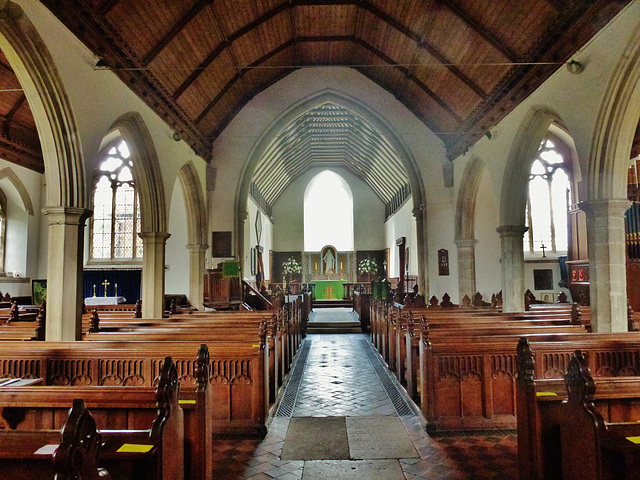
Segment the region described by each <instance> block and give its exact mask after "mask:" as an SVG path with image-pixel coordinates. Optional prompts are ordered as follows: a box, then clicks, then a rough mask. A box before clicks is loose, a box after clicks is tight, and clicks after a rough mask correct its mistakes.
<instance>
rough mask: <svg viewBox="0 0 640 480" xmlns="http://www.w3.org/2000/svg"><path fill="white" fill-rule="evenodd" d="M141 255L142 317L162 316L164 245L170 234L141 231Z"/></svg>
mask: <svg viewBox="0 0 640 480" xmlns="http://www.w3.org/2000/svg"><path fill="white" fill-rule="evenodd" d="M138 236H139V237H140V238H141V239H142V246H143V248H144V251H143V252H144V253H143V255H142V317H143V318H162V314H163V312H164V263H165V246H166V243H167V239H168V238H169V237H170V236H171V234H169V233H166V232H143V233H139V234H138Z"/></svg>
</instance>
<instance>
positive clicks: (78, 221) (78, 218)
mask: <svg viewBox="0 0 640 480" xmlns="http://www.w3.org/2000/svg"><path fill="white" fill-rule="evenodd" d="M92 213H93V211H91V210H88V209H86V208H80V207H44V208H43V209H42V214H43V215H46V217H47V220H49V225H81V226H84V222H85V221H86V220H87V218H89V217H90V216H91V214H92Z"/></svg>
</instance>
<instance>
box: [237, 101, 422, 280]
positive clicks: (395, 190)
mask: <svg viewBox="0 0 640 480" xmlns="http://www.w3.org/2000/svg"><path fill="white" fill-rule="evenodd" d="M332 111H333V112H332ZM320 115H326V116H330V115H336V119H338V121H337V123H338V124H340V123H341V122H340V120H343V119H344V118H345V117H350V118H351V119H355V120H354V121H355V122H357V123H358V125H359V127H358V128H362V130H361V132H364V133H363V135H360V137H359V138H358V139H355V140H353V139H347V140H346V143H349V142H352V143H351V144H350V145H348V146H347V147H345V148H347V149H350V151H358V152H360V153H359V155H361V154H362V152H364V151H367V152H369V155H370V156H371V157H372V158H378V159H379V160H381V159H385V158H386V160H382V161H379V162H378V165H379V167H378V168H373V169H371V168H369V169H368V170H367V168H368V167H367V166H366V165H365V166H364V172H365V173H363V170H362V164H360V165H357V161H356V164H349V163H343V162H342V161H340V162H338V161H337V160H336V159H337V155H336V154H340V153H341V152H343V151H344V149H343V148H342V144H341V143H340V142H339V141H338V140H337V139H336V137H335V132H331V133H329V135H328V136H329V137H330V138H329V142H323V138H322V137H323V135H322V134H323V133H327V132H326V129H324V130H323V129H322V128H320V129H319V130H318V132H317V133H319V135H318V136H314V135H313V134H312V133H313V130H315V129H314V128H313V126H314V121H315V120H316V119H317V117H318V116H320ZM338 127H339V128H342V127H340V125H338ZM300 133H304V134H301V135H297V136H296V134H300ZM310 133H311V134H310ZM347 136H348V135H347ZM292 137H293V138H295V140H294V141H293V142H287V143H286V145H285V142H278V139H279V138H290V139H291V138H292ZM362 137H365V140H366V141H365V142H364V143H362ZM336 142H337V143H336ZM353 142H355V143H353ZM319 144H320V145H319ZM292 145H293V146H294V148H295V149H296V152H298V151H301V152H303V156H302V157H300V156H298V157H296V156H295V155H291V153H290V152H287V151H283V149H287V148H289V149H290V148H291V146H292ZM322 145H324V146H322ZM296 146H299V147H300V149H298V148H297V147H296ZM304 152H306V153H307V155H304ZM314 152H315V153H314ZM390 152H392V154H391V153H390ZM288 153H289V154H288ZM356 156H357V155H356ZM273 157H278V158H279V160H280V162H279V164H278V165H274V166H273V168H271V167H267V166H266V165H267V164H265V163H264V160H263V159H265V158H273ZM293 158H297V159H298V161H297V162H294V166H295V168H294V169H293V171H291V170H288V169H287V165H291V163H290V162H291V159H293ZM391 159H392V160H391ZM261 162H262V163H261ZM288 162H289V163H288ZM323 166H340V167H343V168H347V169H348V170H349V171H350V172H351V173H354V174H355V175H356V176H359V177H360V178H363V179H364V180H365V182H367V183H368V184H369V185H370V187H371V188H372V189H373V190H374V191H376V193H377V194H378V195H379V196H380V198H382V199H383V201H384V202H385V203H388V204H389V205H390V207H393V206H394V205H395V206H396V207H398V206H400V205H403V204H404V203H405V200H407V199H409V198H410V199H411V202H412V203H413V214H414V216H415V221H416V223H417V232H418V233H417V237H418V240H417V243H418V248H417V252H416V256H417V258H418V269H419V272H418V285H419V288H420V290H421V291H424V288H425V286H426V284H427V275H426V272H427V255H426V252H427V242H426V231H425V220H426V208H425V203H426V202H425V200H424V199H425V195H424V186H423V182H422V177H421V174H420V172H419V169H418V167H417V165H416V163H415V161H414V159H413V157H412V155H411V153H410V152H409V150H408V149H407V148H406V147H405V146H404V143H403V141H402V140H401V138H400V137H399V135H397V134H396V133H395V132H394V130H393V129H392V127H390V126H389V125H388V124H387V123H386V122H385V120H384V119H383V118H382V117H381V116H380V115H379V114H378V113H376V112H374V111H372V110H371V109H369V108H368V107H367V106H365V105H364V104H362V103H361V102H359V101H358V100H356V99H353V98H351V97H347V96H346V95H343V94H341V93H338V92H337V91H334V90H324V91H322V92H319V93H317V94H316V95H313V96H311V97H309V98H307V99H304V100H301V101H300V102H298V103H296V104H294V105H293V106H292V107H290V108H289V109H287V110H286V111H285V112H283V113H282V114H281V115H280V116H279V117H278V118H277V119H276V120H275V121H274V122H273V123H272V124H271V126H270V127H269V128H268V129H266V130H265V131H264V132H263V133H262V134H261V136H260V138H259V140H258V141H257V142H256V144H255V145H254V147H253V149H252V151H251V153H250V155H249V157H248V160H247V162H246V164H245V165H244V167H243V172H242V175H241V176H240V181H239V185H238V189H237V194H236V228H237V231H238V235H237V236H236V241H237V243H236V245H237V249H238V252H240V253H239V255H238V256H239V257H240V258H245V257H246V254H244V252H243V250H244V248H245V245H244V237H245V234H244V231H245V229H246V228H247V227H246V225H245V224H246V222H245V220H246V218H247V206H246V204H247V198H248V196H249V192H250V190H251V189H252V188H254V186H255V182H254V180H255V179H256V178H262V179H266V180H265V182H269V177H273V179H274V180H276V177H277V175H283V176H285V177H286V178H288V179H290V178H295V177H296V176H297V175H300V174H301V173H302V172H304V171H306V170H307V169H308V168H311V167H323ZM265 172H266V173H269V174H270V175H267V176H264V175H262V174H263V173H265ZM396 172H401V173H402V175H401V176H399V175H398V174H397V173H396ZM398 178H404V181H401V182H399V183H398ZM262 185H264V186H266V187H267V188H266V189H265V188H263V190H265V191H266V190H270V191H271V192H273V194H274V196H275V197H277V195H278V194H279V193H281V191H282V189H284V188H286V182H285V183H284V184H283V183H282V182H281V183H279V184H278V186H277V188H275V189H271V186H272V184H269V183H263V184H262ZM258 186H259V187H260V186H261V185H258ZM268 195H269V193H267V196H268Z"/></svg>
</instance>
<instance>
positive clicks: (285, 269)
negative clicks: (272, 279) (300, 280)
mask: <svg viewBox="0 0 640 480" xmlns="http://www.w3.org/2000/svg"><path fill="white" fill-rule="evenodd" d="M301 271H302V266H301V265H300V264H299V263H298V261H297V260H296V259H295V258H293V257H289V258H287V261H286V262H283V263H282V273H284V274H285V275H291V274H292V273H300V272H301Z"/></svg>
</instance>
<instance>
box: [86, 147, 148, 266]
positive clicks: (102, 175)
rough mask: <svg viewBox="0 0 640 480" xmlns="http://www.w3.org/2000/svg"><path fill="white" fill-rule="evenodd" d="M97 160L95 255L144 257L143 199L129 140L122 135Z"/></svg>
mask: <svg viewBox="0 0 640 480" xmlns="http://www.w3.org/2000/svg"><path fill="white" fill-rule="evenodd" d="M106 151H107V153H106V155H104V156H103V157H102V158H101V159H99V160H98V167H97V177H96V182H95V186H94V190H93V224H92V227H93V228H92V237H91V240H92V248H91V252H92V258H94V259H119V260H135V259H140V258H141V257H142V241H141V240H140V238H139V237H138V233H139V232H140V202H139V201H138V195H137V193H136V189H135V181H134V178H133V162H132V160H131V158H130V157H131V153H130V151H129V147H128V145H127V143H126V142H125V141H124V140H122V139H120V140H117V141H116V142H115V143H114V144H112V145H111V146H110V147H108V148H107V149H106Z"/></svg>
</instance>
